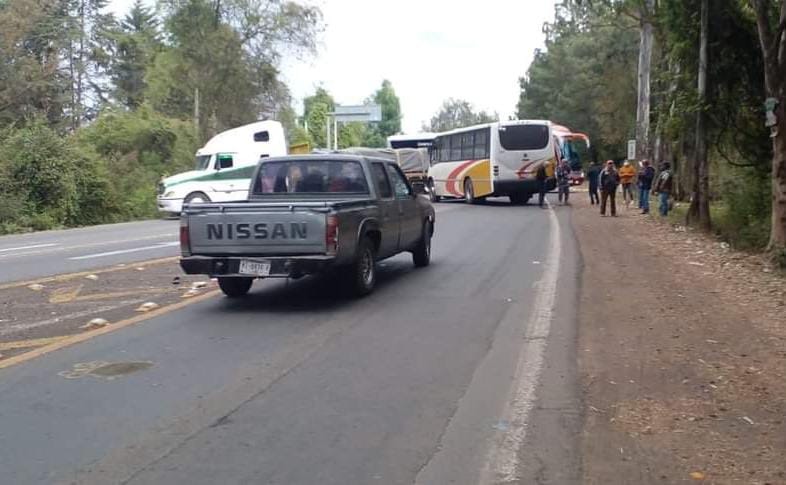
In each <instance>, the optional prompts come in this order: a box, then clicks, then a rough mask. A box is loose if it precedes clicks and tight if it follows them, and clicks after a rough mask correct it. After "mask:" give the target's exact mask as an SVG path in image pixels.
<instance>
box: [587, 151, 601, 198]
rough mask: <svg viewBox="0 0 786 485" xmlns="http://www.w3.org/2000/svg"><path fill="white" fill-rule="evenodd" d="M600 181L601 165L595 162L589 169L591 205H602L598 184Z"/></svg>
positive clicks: (588, 179)
mask: <svg viewBox="0 0 786 485" xmlns="http://www.w3.org/2000/svg"><path fill="white" fill-rule="evenodd" d="M599 180H600V165H598V162H596V161H593V162H592V163H591V164H590V166H589V168H588V169H587V181H588V182H589V196H590V204H591V205H595V204H600V199H599V198H598V183H599Z"/></svg>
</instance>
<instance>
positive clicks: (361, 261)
mask: <svg viewBox="0 0 786 485" xmlns="http://www.w3.org/2000/svg"><path fill="white" fill-rule="evenodd" d="M376 259H377V254H376V251H375V249H374V242H373V241H372V240H371V238H369V237H364V238H363V239H361V240H360V243H359V244H358V250H357V255H356V256H355V262H354V263H352V265H351V266H350V267H349V268H348V272H347V282H348V284H349V289H350V290H351V291H352V294H354V295H355V296H366V295H368V294H369V293H371V292H372V291H373V290H374V285H375V284H376V283H377V267H376Z"/></svg>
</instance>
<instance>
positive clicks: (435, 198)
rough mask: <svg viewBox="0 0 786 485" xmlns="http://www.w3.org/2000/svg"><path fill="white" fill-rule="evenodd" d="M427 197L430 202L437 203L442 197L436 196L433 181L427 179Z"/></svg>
mask: <svg viewBox="0 0 786 485" xmlns="http://www.w3.org/2000/svg"><path fill="white" fill-rule="evenodd" d="M428 195H429V199H431V202H439V201H440V200H442V197H440V196H438V195H437V192H436V189H435V188H434V179H428Z"/></svg>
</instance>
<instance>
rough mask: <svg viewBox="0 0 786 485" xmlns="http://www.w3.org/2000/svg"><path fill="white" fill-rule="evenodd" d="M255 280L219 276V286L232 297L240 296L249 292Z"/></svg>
mask: <svg viewBox="0 0 786 485" xmlns="http://www.w3.org/2000/svg"><path fill="white" fill-rule="evenodd" d="M253 282H254V278H243V277H219V278H218V287H219V288H221V291H223V292H224V294H225V295H226V296H228V297H230V298H240V297H241V296H245V295H246V293H248V290H250V289H251V284H252V283H253Z"/></svg>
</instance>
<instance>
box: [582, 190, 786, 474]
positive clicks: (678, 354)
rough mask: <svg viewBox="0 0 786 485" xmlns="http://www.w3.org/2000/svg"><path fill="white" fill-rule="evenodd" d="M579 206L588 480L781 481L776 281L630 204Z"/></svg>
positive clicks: (782, 407) (785, 445)
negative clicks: (616, 208) (608, 210)
mask: <svg viewBox="0 0 786 485" xmlns="http://www.w3.org/2000/svg"><path fill="white" fill-rule="evenodd" d="M582 195H583V194H582ZM574 200H575V199H574ZM574 204H575V205H574V211H575V212H574V228H575V232H576V236H577V239H578V242H579V246H580V251H581V254H582V258H583V261H584V272H583V276H582V283H581V297H580V302H579V329H580V330H579V348H578V355H579V372H580V378H581V385H582V391H583V400H584V413H585V415H586V419H585V422H584V430H583V433H582V458H583V479H584V482H585V483H588V484H615V483H620V484H622V483H639V484H644V483H676V482H682V481H707V482H708V483H732V482H734V483H738V482H739V483H761V484H765V483H784V481H785V480H786V462H784V460H783V456H786V420H784V416H786V326H784V324H783V308H784V307H783V305H784V289H785V288H786V286H784V284H783V280H779V279H777V277H775V276H774V275H772V274H770V273H769V271H768V268H767V267H766V266H761V265H758V264H757V263H755V262H751V258H750V257H747V256H744V255H736V254H734V253H733V252H731V251H730V250H729V249H728V248H727V247H726V246H725V245H722V244H721V243H719V242H717V241H714V240H712V239H710V238H707V237H704V236H702V235H697V234H694V233H691V232H690V231H687V230H685V229H684V228H681V227H673V226H671V225H669V224H667V223H662V222H658V221H655V220H654V219H653V218H651V217H646V216H641V215H639V214H638V211H637V210H635V209H633V208H631V209H625V208H624V207H623V208H621V210H620V213H621V216H620V217H618V218H601V217H600V215H599V214H598V213H597V211H596V209H595V207H591V206H589V204H588V203H587V202H585V201H584V200H583V198H582V200H581V201H580V202H574Z"/></svg>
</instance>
